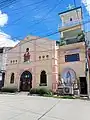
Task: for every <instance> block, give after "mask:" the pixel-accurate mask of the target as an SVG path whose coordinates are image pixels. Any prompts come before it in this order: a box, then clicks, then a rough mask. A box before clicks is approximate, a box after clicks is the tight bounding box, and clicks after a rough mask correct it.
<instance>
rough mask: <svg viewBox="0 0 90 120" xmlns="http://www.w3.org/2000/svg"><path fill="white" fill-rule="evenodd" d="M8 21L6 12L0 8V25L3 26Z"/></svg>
mask: <svg viewBox="0 0 90 120" xmlns="http://www.w3.org/2000/svg"><path fill="white" fill-rule="evenodd" d="M7 22H8V15H7V14H6V13H2V11H1V10H0V27H3V26H4V25H5V24H7Z"/></svg>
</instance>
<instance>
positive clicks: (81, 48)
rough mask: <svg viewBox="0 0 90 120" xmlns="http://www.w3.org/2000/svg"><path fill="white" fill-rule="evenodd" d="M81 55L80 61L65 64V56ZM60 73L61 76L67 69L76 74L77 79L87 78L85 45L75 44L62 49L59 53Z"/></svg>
mask: <svg viewBox="0 0 90 120" xmlns="http://www.w3.org/2000/svg"><path fill="white" fill-rule="evenodd" d="M75 53H79V56H80V61H74V62H65V55H70V54H75ZM59 56H60V58H59V61H58V63H60V64H59V73H60V75H61V74H62V73H63V71H64V70H65V69H66V68H71V69H72V70H74V71H75V72H76V76H77V78H79V77H85V44H84V43H75V44H70V45H65V46H61V47H60V52H59Z"/></svg>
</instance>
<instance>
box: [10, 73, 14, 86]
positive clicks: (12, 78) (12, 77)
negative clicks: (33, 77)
mask: <svg viewBox="0 0 90 120" xmlns="http://www.w3.org/2000/svg"><path fill="white" fill-rule="evenodd" d="M10 83H11V84H12V83H14V73H12V74H11V78H10Z"/></svg>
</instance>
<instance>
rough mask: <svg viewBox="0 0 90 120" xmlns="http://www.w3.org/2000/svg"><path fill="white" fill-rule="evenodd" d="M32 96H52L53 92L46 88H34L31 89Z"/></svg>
mask: <svg viewBox="0 0 90 120" xmlns="http://www.w3.org/2000/svg"><path fill="white" fill-rule="evenodd" d="M30 94H38V95H40V96H43V95H45V94H46V95H52V92H51V91H50V90H48V89H46V88H32V89H30Z"/></svg>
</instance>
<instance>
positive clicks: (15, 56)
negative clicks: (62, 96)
mask: <svg viewBox="0 0 90 120" xmlns="http://www.w3.org/2000/svg"><path fill="white" fill-rule="evenodd" d="M7 58H8V60H7V66H6V75H5V83H4V87H15V88H18V90H24V91H27V90H29V89H30V88H35V87H45V88H49V89H53V90H54V91H55V90H56V89H57V84H58V46H57V45H56V41H53V40H48V39H46V38H38V37H34V36H28V37H26V38H25V39H24V40H22V41H21V42H20V43H19V44H17V45H16V46H15V47H14V48H12V49H10V50H9V51H7Z"/></svg>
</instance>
